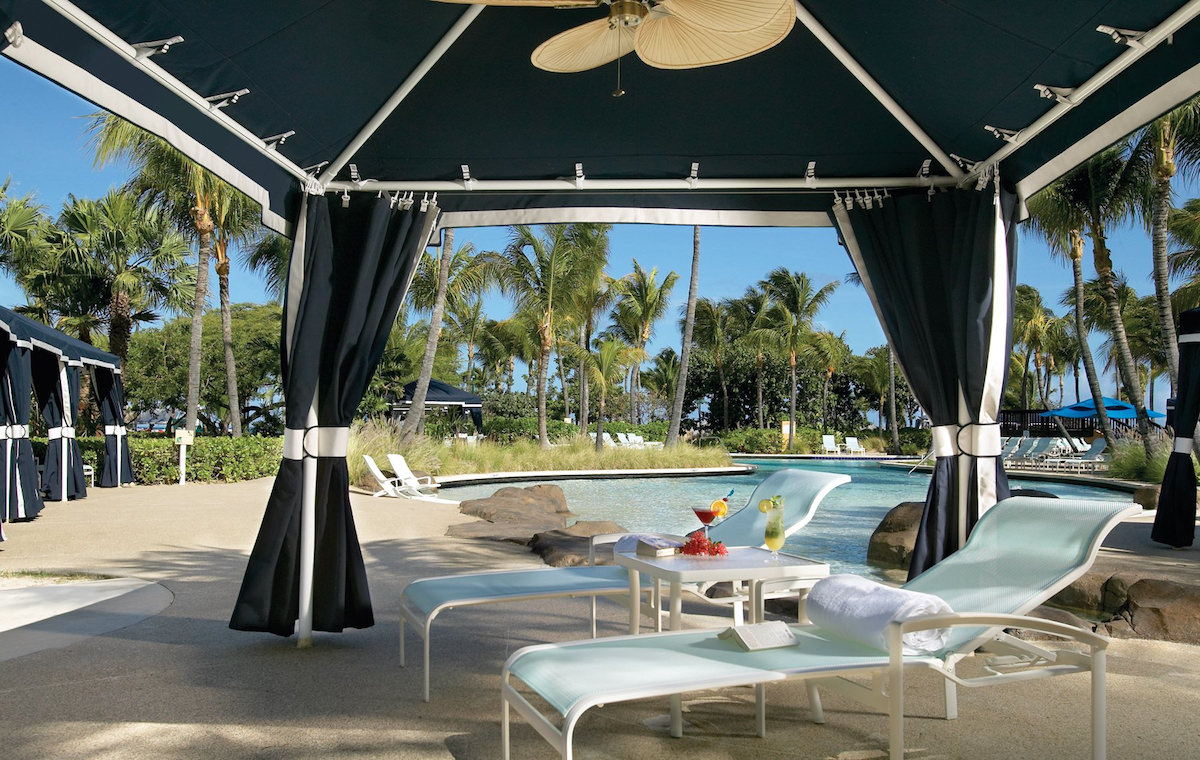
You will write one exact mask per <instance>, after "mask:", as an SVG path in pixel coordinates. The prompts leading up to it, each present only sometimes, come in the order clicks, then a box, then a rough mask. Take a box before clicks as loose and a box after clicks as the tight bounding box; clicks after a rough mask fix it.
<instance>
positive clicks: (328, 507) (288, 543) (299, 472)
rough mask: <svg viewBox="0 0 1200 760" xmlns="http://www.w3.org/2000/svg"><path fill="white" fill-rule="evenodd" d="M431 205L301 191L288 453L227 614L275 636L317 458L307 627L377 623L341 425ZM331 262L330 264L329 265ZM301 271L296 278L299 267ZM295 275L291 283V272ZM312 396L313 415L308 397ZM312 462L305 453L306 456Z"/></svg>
mask: <svg viewBox="0 0 1200 760" xmlns="http://www.w3.org/2000/svg"><path fill="white" fill-rule="evenodd" d="M436 215H437V207H436V206H433V205H429V206H428V207H426V206H425V204H423V203H417V204H415V205H411V207H410V206H408V205H405V204H393V203H392V202H391V200H390V199H389V198H387V197H382V198H376V197H370V196H367V197H363V196H358V195H356V196H354V197H353V198H352V200H351V202H350V203H349V206H348V207H346V208H343V207H342V204H341V203H340V202H338V203H335V204H333V205H332V206H331V204H330V203H329V202H328V199H327V198H326V197H325V196H323V195H314V196H309V197H308V199H307V201H306V204H305V210H304V213H303V216H302V218H301V223H300V224H299V225H298V232H297V238H296V241H295V243H294V246H293V249H292V262H291V264H290V275H289V291H288V293H287V296H286V298H285V303H286V308H285V316H284V326H283V337H282V341H281V345H282V347H283V351H282V361H283V366H282V370H283V387H284V395H285V397H286V400H287V407H286V413H285V420H286V431H285V436H284V459H283V461H282V462H281V463H280V466H279V473H278V474H277V475H276V478H275V484H274V487H273V489H272V492H271V497H270V499H269V500H268V502H267V508H266V513H265V514H264V516H263V523H262V526H261V528H260V529H259V534H258V539H257V540H256V541H255V544H254V548H253V550H252V551H251V553H250V560H249V562H248V563H247V565H246V573H245V576H244V578H243V580H242V587H241V591H240V592H239V594H238V600H237V603H236V605H235V607H234V610H233V614H232V616H231V619H230V622H229V626H230V627H231V628H234V629H237V630H243V631H266V632H270V633H275V634H278V635H280V636H290V635H292V633H294V632H295V629H296V621H297V619H298V617H299V611H300V603H299V578H300V520H301V509H302V496H303V479H304V465H305V460H306V459H308V460H309V461H311V462H315V467H316V481H317V487H316V547H315V572H314V588H313V630H316V631H341V630H343V629H345V628H366V627H368V626H371V625H373V624H374V612H373V610H372V607H371V598H370V593H369V591H368V589H367V577H366V568H365V567H364V565H363V560H362V552H361V549H360V548H359V544H358V536H357V533H356V531H355V528H354V518H353V516H352V514H351V512H350V500H349V492H348V487H349V477H348V475H347V471H346V457H345V437H344V436H345V432H346V430H347V428H348V426H349V424H350V422H351V420H352V419H353V417H354V411H355V409H356V408H357V406H358V402H359V401H360V400H361V399H362V395H363V393H364V392H365V391H366V387H367V384H368V383H369V382H370V380H371V376H372V375H373V374H374V372H375V367H376V365H378V363H379V359H380V357H381V356H382V354H383V349H384V346H385V344H386V342H387V336H388V332H389V331H390V330H391V326H392V323H393V322H394V321H395V318H396V313H397V312H398V311H399V309H400V304H401V303H402V302H403V300H404V295H405V293H406V291H407V289H408V285H409V283H410V282H411V280H412V275H413V273H414V272H415V271H416V265H417V261H418V259H419V258H420V256H421V254H422V252H423V251H424V249H425V246H426V243H428V241H429V236H430V234H432V232H433V224H434V221H435V220H436ZM335 264H336V265H335ZM298 277H302V280H300V279H297V278H298ZM297 281H302V282H303V286H302V287H300V288H299V289H298V292H297V290H293V289H292V283H295V282H297ZM314 402H315V406H316V412H317V419H316V427H317V428H319V430H313V427H314V426H313V425H311V424H310V419H309V412H310V408H311V407H312V406H313V405H314ZM310 466H311V465H310Z"/></svg>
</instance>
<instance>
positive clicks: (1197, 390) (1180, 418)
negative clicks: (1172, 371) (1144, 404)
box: [1150, 309, 1200, 548]
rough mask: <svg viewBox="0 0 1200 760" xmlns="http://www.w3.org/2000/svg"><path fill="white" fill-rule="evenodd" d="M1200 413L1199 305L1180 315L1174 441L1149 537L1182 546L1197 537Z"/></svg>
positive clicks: (1169, 544)
mask: <svg viewBox="0 0 1200 760" xmlns="http://www.w3.org/2000/svg"><path fill="white" fill-rule="evenodd" d="M1198 417H1200V309H1192V310H1190V311H1185V312H1183V313H1182V314H1180V315H1179V384H1178V386H1177V387H1176V388H1175V445H1174V448H1173V450H1172V451H1171V456H1170V458H1169V459H1168V460H1167V469H1166V471H1165V472H1163V481H1162V488H1161V489H1159V492H1158V511H1157V512H1156V513H1155V515H1154V527H1153V529H1151V531H1150V538H1152V539H1154V540H1155V541H1157V542H1158V543H1160V544H1166V545H1167V546H1174V547H1177V548H1183V547H1185V546H1191V545H1192V542H1193V541H1195V539H1196V470H1195V466H1194V465H1193V464H1192V436H1194V435H1195V434H1196V419H1197V418H1198Z"/></svg>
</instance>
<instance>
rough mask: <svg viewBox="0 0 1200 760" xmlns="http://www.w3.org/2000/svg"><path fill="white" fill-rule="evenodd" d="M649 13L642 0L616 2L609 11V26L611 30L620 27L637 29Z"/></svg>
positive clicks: (620, 0) (619, 0)
mask: <svg viewBox="0 0 1200 760" xmlns="http://www.w3.org/2000/svg"><path fill="white" fill-rule="evenodd" d="M649 12H650V11H649V9H648V8H647V7H646V4H645V3H644V2H642V1H641V0H614V2H613V4H612V6H611V7H610V8H609V11H608V26H609V28H610V29H616V28H617V27H618V26H626V27H635V26H637V25H638V24H641V23H642V18H643V17H644V16H645V15H646V14H647V13H649Z"/></svg>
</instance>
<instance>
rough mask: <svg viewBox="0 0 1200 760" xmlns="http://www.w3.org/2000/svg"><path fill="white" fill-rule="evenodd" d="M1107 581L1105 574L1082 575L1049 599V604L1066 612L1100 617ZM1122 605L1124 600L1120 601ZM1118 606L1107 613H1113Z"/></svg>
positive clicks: (1103, 610)
mask: <svg viewBox="0 0 1200 760" xmlns="http://www.w3.org/2000/svg"><path fill="white" fill-rule="evenodd" d="M1108 581H1109V576H1108V574H1107V573H1096V572H1091V573H1084V574H1083V575H1082V576H1080V577H1079V578H1076V579H1075V581H1074V582H1073V583H1071V585H1070V586H1067V587H1066V588H1064V589H1063V590H1062V591H1059V592H1058V593H1057V594H1055V595H1054V596H1053V597H1051V598H1050V602H1049V603H1050V604H1052V605H1054V606H1055V607H1062V608H1065V609H1068V610H1076V611H1078V612H1082V613H1084V614H1092V615H1101V614H1102V613H1103V612H1105V609H1104V595H1105V587H1106V586H1107V584H1108ZM1122 603H1124V600H1122ZM1120 606H1121V605H1120V604H1118V605H1117V606H1116V607H1114V608H1113V609H1112V610H1109V613H1110V614H1111V612H1113V611H1115V610H1116V608H1117V607H1120Z"/></svg>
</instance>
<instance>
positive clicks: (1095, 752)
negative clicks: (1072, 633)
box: [1092, 648, 1108, 760]
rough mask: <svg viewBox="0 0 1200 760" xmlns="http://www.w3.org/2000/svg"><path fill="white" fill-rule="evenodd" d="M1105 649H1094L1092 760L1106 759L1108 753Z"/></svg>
mask: <svg viewBox="0 0 1200 760" xmlns="http://www.w3.org/2000/svg"><path fill="white" fill-rule="evenodd" d="M1106 659H1107V658H1106V653H1105V651H1104V650H1103V649H1098V648H1093V649H1092V760H1105V757H1107V755H1108V736H1107V733H1108V732H1107V728H1108V719H1107V717H1106V715H1105V708H1106V706H1107V699H1106V697H1105V682H1106V680H1107V676H1106V673H1107V672H1108V665H1107V662H1106Z"/></svg>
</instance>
